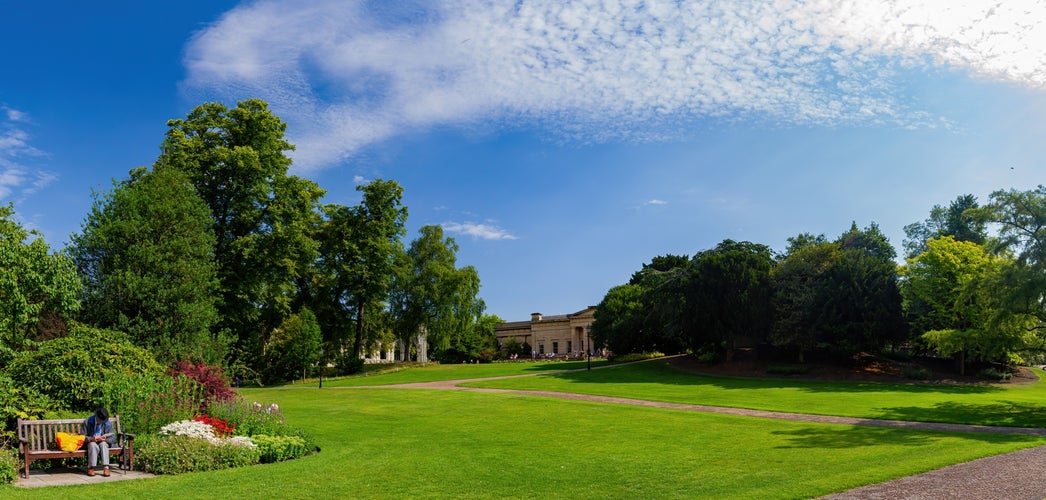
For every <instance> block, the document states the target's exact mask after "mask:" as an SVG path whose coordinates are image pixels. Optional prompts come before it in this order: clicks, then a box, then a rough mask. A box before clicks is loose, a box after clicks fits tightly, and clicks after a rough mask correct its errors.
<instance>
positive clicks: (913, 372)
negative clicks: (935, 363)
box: [901, 366, 933, 380]
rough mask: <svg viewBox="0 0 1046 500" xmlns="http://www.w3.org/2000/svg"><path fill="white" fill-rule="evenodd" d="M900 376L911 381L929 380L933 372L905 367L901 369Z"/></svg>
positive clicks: (918, 367) (916, 367) (921, 368)
mask: <svg viewBox="0 0 1046 500" xmlns="http://www.w3.org/2000/svg"><path fill="white" fill-rule="evenodd" d="M901 375H903V376H904V378H908V379H911V380H929V379H930V377H932V376H933V372H931V371H930V370H927V369H926V368H923V367H921V366H905V367H904V368H901Z"/></svg>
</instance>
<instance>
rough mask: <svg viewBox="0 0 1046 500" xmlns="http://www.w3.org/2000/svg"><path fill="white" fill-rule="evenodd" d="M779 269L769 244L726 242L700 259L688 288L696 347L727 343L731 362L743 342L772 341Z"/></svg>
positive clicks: (690, 273)
mask: <svg viewBox="0 0 1046 500" xmlns="http://www.w3.org/2000/svg"><path fill="white" fill-rule="evenodd" d="M773 265H774V261H773V255H772V252H771V251H770V249H769V248H768V247H767V246H765V245H759V244H755V243H751V242H747V241H743V242H735V241H732V240H724V241H723V242H721V243H720V244H719V245H717V246H716V247H715V248H713V249H710V250H706V251H703V252H700V253H698V254H697V255H695V256H694V259H693V261H692V262H691V265H690V267H689V269H688V276H687V280H686V285H685V287H686V288H685V300H686V302H685V303H686V308H687V313H688V318H689V321H688V323H689V327H690V330H689V331H690V338H691V344H690V347H691V349H693V350H694V351H698V350H701V349H702V348H707V347H710V346H719V345H723V346H725V354H726V360H727V361H731V360H732V358H733V352H734V348H735V347H736V345H737V343H738V342H745V343H746V344H748V345H752V344H756V343H759V342H762V341H764V340H765V339H766V338H767V336H768V333H769V330H770V328H771V325H772V317H773V308H772V306H773V305H772V302H771V298H772V296H773V289H772V288H771V284H770V271H771V269H772V268H773Z"/></svg>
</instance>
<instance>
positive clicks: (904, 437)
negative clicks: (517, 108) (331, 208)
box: [0, 362, 1046, 499]
mask: <svg viewBox="0 0 1046 500" xmlns="http://www.w3.org/2000/svg"><path fill="white" fill-rule="evenodd" d="M545 365H551V366H552V368H553V369H555V368H564V367H566V366H568V365H567V364H565V363H550V364H542V365H541V366H539V365H527V364H514V365H468V366H447V367H440V368H439V369H433V368H425V369H419V370H403V371H400V372H395V373H389V374H386V375H381V376H374V377H368V378H369V379H370V380H368V381H367V382H368V383H381V384H388V383H392V382H391V381H392V380H395V381H398V382H407V381H423V380H433V379H446V378H451V379H457V378H478V377H485V376H493V375H497V374H501V375H504V374H512V373H506V372H504V371H502V370H508V371H511V370H524V371H525V370H527V369H528V368H529V369H536V370H546V371H547V369H549V368H546V367H545ZM507 367H512V368H511V370H510V369H509V368H507ZM411 371H415V372H416V373H414V374H410V373H409V372H411ZM658 379H660V380H662V381H661V382H657V380H658ZM338 382H339V383H341V384H342V385H349V384H357V383H358V382H357V381H355V380H353V379H344V380H341V381H338ZM510 384H511V385H515V384H524V385H525V384H533V385H536V386H541V388H544V389H547V388H560V389H569V390H575V391H579V392H599V393H608V394H613V395H619V396H627V397H645V398H648V399H662V400H672V398H684V399H686V398H690V399H689V400H688V402H700V403H712V402H711V401H709V399H716V398H719V399H720V400H722V401H735V402H737V401H742V402H743V401H744V400H752V401H757V402H760V404H761V405H766V406H773V407H775V408H774V409H778V408H776V407H789V406H797V407H799V408H800V409H801V408H802V407H803V405H812V404H814V402H815V401H821V400H832V401H838V400H842V401H848V400H851V399H854V400H858V401H860V400H863V399H864V398H866V397H868V398H872V399H875V398H879V399H880V400H881V401H885V402H887V404H890V405H899V404H900V402H903V404H904V405H905V407H907V408H910V410H909V412H910V415H907V417H909V418H910V417H918V416H919V415H920V413H919V412H920V411H921V410H920V409H921V408H930V409H929V410H928V411H929V412H930V413H940V412H944V411H945V410H944V408H946V407H947V406H940V405H939V404H937V403H933V401H935V400H937V399H936V398H945V399H944V400H947V401H952V402H953V406H952V407H957V406H954V404H958V403H956V402H959V401H964V403H963V404H967V405H970V406H975V405H988V404H989V402H990V401H992V399H991V398H995V399H994V400H996V401H1002V400H1011V399H1012V400H1014V401H1018V400H1020V401H1025V403H1024V404H1026V405H1027V406H1029V407H1033V408H1039V405H1038V403H1033V398H1034V397H1036V395H1037V396H1038V397H1039V398H1040V399H1039V401H1044V400H1046V399H1042V396H1043V391H1044V389H1043V387H1041V386H1042V384H1041V383H1039V384H1032V385H1029V386H1023V387H1019V388H1018V387H1014V388H1005V389H999V388H992V387H981V388H967V389H962V388H936V389H935V388H932V387H923V386H912V387H909V386H903V385H893V386H885V385H874V384H872V385H868V384H849V385H847V384H837V385H832V384H810V383H796V382H787V381H786V382H782V381H772V380H764V381H757V380H747V379H726V378H718V379H717V378H708V377H698V376H694V375H689V374H681V373H678V372H675V371H674V370H672V369H671V368H670V367H668V366H666V365H664V364H663V363H661V362H653V363H644V364H637V365H628V366H621V367H615V368H612V369H606V370H594V371H592V372H577V373H572V374H558V375H543V376H538V377H526V378H523V379H509V380H504V381H500V382H499V384H498V385H510ZM484 385H489V384H484ZM596 389H599V391H596ZM242 392H243V394H244V396H245V397H247V398H248V399H249V400H252V401H258V402H260V403H263V404H268V403H270V402H277V403H279V404H280V406H281V407H282V408H283V409H284V413H285V415H286V417H287V419H288V421H289V422H290V423H291V424H293V425H298V426H301V427H305V428H307V429H309V430H310V431H311V432H312V433H313V434H314V435H315V437H316V438H317V442H318V444H319V446H320V447H321V449H322V451H321V452H320V453H319V454H317V455H314V456H310V457H307V458H304V459H300V460H294V461H290V462H285V463H281V464H274V465H263V466H257V467H249V468H244V469H235V470H227V471H219V472H209V473H197V474H184V475H178V476H166V477H158V478H155V479H149V480H144V481H125V482H106V481H105V480H104V479H99V481H98V484H97V485H90V486H72V487H55V488H44V489H34V490H21V489H17V488H14V487H10V486H3V487H0V497H4V498H33V499H44V498H70V497H72V498H87V497H131V498H139V497H141V498H179V499H180V498H245V497H256V496H262V497H267V498H316V497H320V498H416V497H429V498H448V497H454V498H521V497H536V498H649V497H657V498H672V497H675V498H804V497H815V496H820V495H824V494H828V493H831V492H835V491H843V490H846V489H850V488H853V487H856V486H860V485H864V484H870V483H876V482H881V481H886V480H889V479H893V478H897V477H903V476H907V475H912V474H917V473H920V472H924V471H927V470H932V469H937V468H940V467H943V466H946V465H950V464H953V463H958V462H963V461H967V460H971V459H975V458H979V457H983V456H989V455H995V454H999V453H1005V452H1009V451H1013V450H1017V449H1021V448H1026V447H1030V446H1038V445H1044V444H1046V439H1044V438H1036V437H1029V436H1017V435H996V434H961V433H941V432H919V431H911V430H905V429H883V428H875V427H859V426H846V425H827V424H813V423H804V422H792V421H779V420H770V419H760V418H747V417H736V416H728V415H716V414H704V413H696V412H687V411H678V410H665V409H656V408H643V407H633V406H627V405H613V404H602V403H591V402H580V401H566V400H560V399H556V398H542V397H532V396H526V395H517V394H503V393H471V392H460V391H438V390H422V389H396V388H388V389H373V388H354V387H333V386H328V384H327V382H325V383H324V389H322V390H318V389H316V388H315V387H306V386H300V385H299V386H285V387H276V388H266V389H245V390H243V391H242ZM698 394H703V395H702V396H700V397H699V398H698V399H700V400H699V401H694V400H693V399H694V398H695V395H698ZM746 395H747V396H746ZM731 398H733V399H731ZM927 401H929V403H928V402H927ZM714 404H721V403H719V402H717V403H714ZM817 404H819V405H823V407H824V408H827V409H834V410H838V411H836V413H837V414H846V413H847V412H846V411H844V409H845V407H846V406H847V405H848V404H846V403H838V402H837V403H827V402H821V403H817ZM731 406H738V404H732V405H731ZM740 406H745V405H743V404H742V405H740ZM794 409H795V408H793V410H794ZM973 413H976V412H973ZM1002 413H1005V412H1002ZM995 415H996V417H995V418H998V415H999V414H995ZM923 420H925V419H923Z"/></svg>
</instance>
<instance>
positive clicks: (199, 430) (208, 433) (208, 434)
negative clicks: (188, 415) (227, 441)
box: [160, 420, 216, 442]
mask: <svg viewBox="0 0 1046 500" xmlns="http://www.w3.org/2000/svg"><path fill="white" fill-rule="evenodd" d="M160 435H161V436H188V437H191V438H196V439H207V440H209V441H211V442H214V439H216V438H215V437H214V429H213V428H211V426H210V425H207V424H205V423H203V422H197V421H195V420H179V421H177V422H174V423H170V424H167V425H165V426H163V427H161V428H160Z"/></svg>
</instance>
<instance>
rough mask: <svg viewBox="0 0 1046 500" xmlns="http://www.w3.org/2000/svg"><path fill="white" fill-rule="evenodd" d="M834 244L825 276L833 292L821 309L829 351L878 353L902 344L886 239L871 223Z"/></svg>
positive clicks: (894, 271) (903, 331)
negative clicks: (834, 250) (833, 253)
mask: <svg viewBox="0 0 1046 500" xmlns="http://www.w3.org/2000/svg"><path fill="white" fill-rule="evenodd" d="M835 244H836V245H838V247H839V250H840V252H839V254H838V255H837V256H836V258H834V259H833V261H832V264H831V266H830V267H829V268H828V269H827V270H826V272H825V280H826V283H825V286H826V287H827V288H828V290H830V291H831V293H830V294H829V295H828V297H826V301H825V303H824V304H823V307H824V316H823V319H824V321H825V323H824V325H825V326H824V328H825V330H826V331H828V332H831V335H832V336H831V338H829V339H828V340H827V342H828V343H829V345H830V346H831V347H832V350H834V351H836V352H837V353H840V354H854V353H857V352H861V351H869V352H878V351H880V350H882V349H883V348H884V347H886V346H894V345H897V344H898V343H900V342H902V341H903V340H905V338H906V335H907V331H906V329H905V325H904V317H903V315H902V310H901V294H900V290H899V289H898V285H897V280H898V277H897V264H895V263H894V258H895V257H896V251H895V250H894V249H893V246H891V245H890V242H889V240H888V239H887V238H886V236H885V235H883V233H882V232H881V231H880V230H879V227H878V226H877V225H876V224H875V223H872V224H870V225H869V226H868V227H866V228H864V229H863V230H862V229H857V224H856V223H855V224H853V225H852V226H851V227H850V229H849V230H848V231H847V232H845V233H843V234H842V235H840V236H839V238H838V239H837V240H836V241H835Z"/></svg>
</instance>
